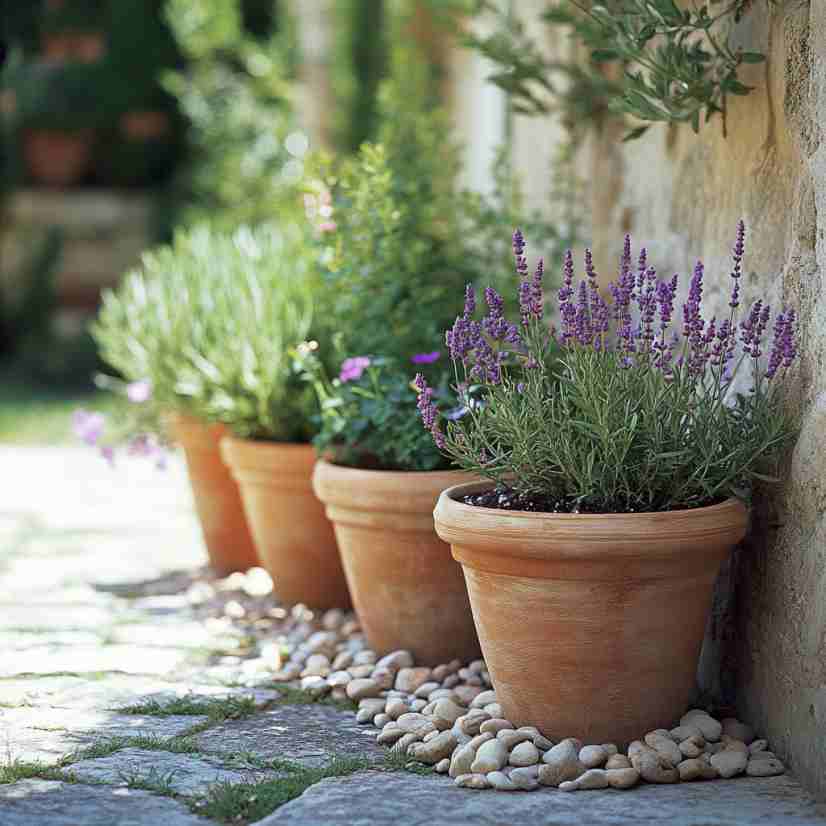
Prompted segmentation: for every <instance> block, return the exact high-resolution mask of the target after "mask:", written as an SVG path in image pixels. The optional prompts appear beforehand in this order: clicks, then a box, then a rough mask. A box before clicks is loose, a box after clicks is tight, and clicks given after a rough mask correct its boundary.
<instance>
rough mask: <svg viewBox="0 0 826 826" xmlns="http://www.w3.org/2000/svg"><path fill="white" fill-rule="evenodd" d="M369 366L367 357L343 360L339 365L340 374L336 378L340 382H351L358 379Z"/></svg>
mask: <svg viewBox="0 0 826 826" xmlns="http://www.w3.org/2000/svg"><path fill="white" fill-rule="evenodd" d="M369 366H370V358H369V357H368V356H353V357H352V358H348V359H344V361H343V362H342V363H341V372H340V373H339V374H338V377H339V379H340V380H341V381H344V382H347V381H353V379H360V378H361V376H362V373H364V371H365V370H366V369H367V368H368V367H369Z"/></svg>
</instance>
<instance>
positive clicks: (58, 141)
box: [22, 129, 95, 187]
mask: <svg viewBox="0 0 826 826" xmlns="http://www.w3.org/2000/svg"><path fill="white" fill-rule="evenodd" d="M94 136H95V133H94V130H93V129H77V130H75V131H71V132H69V131H63V130H60V129H27V130H25V131H24V132H23V136H22V141H23V143H22V148H23V157H24V158H25V161H26V168H27V169H28V171H29V175H30V176H31V178H32V179H33V180H34V181H36V182H37V183H41V184H45V185H46V186H53V187H67V186H71V185H72V184H76V183H78V182H79V181H80V180H82V179H83V177H84V176H85V175H86V173H87V172H88V171H89V168H90V166H91V162H92V145H93V143H94Z"/></svg>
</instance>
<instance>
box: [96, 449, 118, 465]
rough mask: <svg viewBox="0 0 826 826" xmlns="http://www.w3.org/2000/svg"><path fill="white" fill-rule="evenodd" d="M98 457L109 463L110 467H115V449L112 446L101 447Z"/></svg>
mask: <svg viewBox="0 0 826 826" xmlns="http://www.w3.org/2000/svg"><path fill="white" fill-rule="evenodd" d="M100 455H101V456H102V457H103V458H104V459H105V460H106V461H107V462H108V463H109V465H110V466H111V467H114V466H115V448H113V447H112V445H101V446H100Z"/></svg>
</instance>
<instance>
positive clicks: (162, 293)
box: [77, 228, 259, 576]
mask: <svg viewBox="0 0 826 826" xmlns="http://www.w3.org/2000/svg"><path fill="white" fill-rule="evenodd" d="M226 247H227V243H226V242H224V241H222V240H221V239H219V238H216V237H215V236H213V234H212V233H210V232H209V231H208V230H207V229H205V228H199V229H194V230H192V231H189V232H186V233H184V232H181V233H179V234H178V235H177V236H176V237H175V239H174V241H173V243H172V244H171V245H169V246H165V247H161V248H159V249H157V250H154V251H151V252H147V253H145V254H144V256H143V259H142V266H141V268H140V269H139V270H136V271H134V272H132V273H129V274H127V276H126V277H125V278H124V279H123V280H122V282H121V283H120V285H119V286H118V287H117V289H115V290H114V291H111V290H110V291H106V292H104V294H103V306H102V308H101V310H100V314H99V317H98V320H97V322H96V324H95V325H94V327H93V330H92V332H93V335H94V338H95V340H96V341H97V343H98V346H99V348H100V353H101V356H102V358H103V359H104V361H106V362H107V363H108V364H109V365H111V366H112V367H113V368H114V369H115V370H117V371H118V372H119V373H120V374H121V375H122V376H123V377H125V379H126V380H127V381H128V382H130V384H129V385H128V386H127V390H128V388H129V387H134V388H137V390H135V391H133V392H138V391H139V390H140V388H141V387H150V388H151V391H152V403H153V408H154V412H155V428H156V429H157V427H158V418H159V416H162V417H163V419H164V423H165V425H166V427H167V429H168V430H169V431H170V436H171V437H172V438H174V440H175V441H177V442H178V443H179V444H180V445H181V446H182V447H183V449H184V454H185V455H186V461H187V469H188V472H189V480H190V484H191V486H192V492H193V497H194V500H195V507H196V510H197V512H198V517H199V519H200V523H201V529H202V531H203V534H204V541H205V544H206V548H207V552H208V554H209V560H210V565H211V566H212V568H213V569H214V570H215V571H216V572H217V573H218V574H219V575H222V576H223V575H226V574H229V573H232V572H233V571H245V570H247V569H248V568H250V567H253V566H255V565H258V564H259V562H258V555H257V553H256V551H255V547H254V545H253V541H252V537H251V535H250V532H249V529H248V527H247V521H246V518H245V516H244V512H243V508H242V504H241V499H240V495H239V493H238V487H237V485H236V484H235V482H234V480H233V479H232V477H231V475H230V473H229V471H228V470H227V468H226V467H225V465H224V463H223V461H222V459H221V455H220V452H219V441H220V439H221V437H222V436H223V435H224V434H225V433H226V426H225V425H224V424H222V423H221V422H219V421H217V420H216V418H215V416H214V414H213V405H212V392H213V390H212V387H211V386H210V384H209V382H208V381H205V380H204V378H203V372H202V369H201V367H202V366H203V359H204V353H205V352H206V349H207V347H208V346H212V342H213V341H214V337H215V335H216V326H215V325H216V323H217V320H218V319H217V315H216V313H215V307H216V302H217V301H219V297H218V296H219V293H220V291H221V290H222V289H223V287H224V285H225V283H226V278H227V276H226V274H225V272H223V271H222V270H221V269H220V268H219V267H217V266H216V262H217V261H218V251H219V249H220V250H221V251H223V252H224V257H225V258H226ZM237 257H241V256H240V254H239V255H238V256H237ZM223 309H224V311H226V303H224V305H223ZM138 401H141V400H138ZM77 424H78V427H79V428H81V429H84V430H87V429H88V428H87V427H86V421H85V419H83V417H79V421H78V422H77ZM94 425H95V427H94V428H93V431H94V433H95V434H96V439H95V440H96V441H97V438H99V436H100V433H98V431H97V428H98V426H99V425H102V422H101V421H100V419H99V418H96V419H94ZM151 430H152V423H151V421H150V420H149V419H148V418H146V417H144V420H143V421H142V422H141V427H140V437H141V442H140V443H141V444H142V445H143V444H153V443H157V442H163V441H165V437H164V435H163V434H162V433H158V434H152V433H151ZM148 433H149V435H147V434H148ZM84 438H85V437H84ZM87 441H88V439H87ZM104 449H108V450H109V451H111V449H112V445H111V444H107V445H105V446H104Z"/></svg>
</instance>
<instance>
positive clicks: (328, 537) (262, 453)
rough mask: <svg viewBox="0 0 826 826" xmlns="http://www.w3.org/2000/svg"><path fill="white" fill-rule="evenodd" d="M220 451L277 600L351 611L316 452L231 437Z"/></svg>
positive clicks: (293, 445)
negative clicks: (316, 485)
mask: <svg viewBox="0 0 826 826" xmlns="http://www.w3.org/2000/svg"><path fill="white" fill-rule="evenodd" d="M221 452H222V453H223V456H224V461H225V462H226V463H227V464H228V465H229V467H230V469H231V470H232V475H233V476H234V477H235V479H236V480H237V482H238V486H239V488H240V490H241V499H242V500H243V502H244V510H245V511H246V514H247V519H248V520H249V524H250V528H251V530H252V535H253V537H254V539H255V544H256V547H257V548H258V553H259V555H260V557H261V562H262V564H263V565H264V567H265V568H266V569H267V570H268V571H269V573H270V576H272V578H273V581H274V583H275V593H276V594H277V596H278V598H279V599H280V600H281V601H282V602H285V603H287V604H290V605H295V604H296V603H299V602H300V603H304V604H305V605H309V606H312V607H314V608H336V607H337V608H347V607H349V605H350V593H349V591H348V590H347V582H346V580H345V578H344V571H342V569H341V558H340V557H339V554H338V547H337V546H336V539H335V536H334V535H333V528H332V525H330V523H329V522H328V521H327V517H326V516H325V515H324V508H323V507H322V506H321V503H320V502H319V501H318V499H316V498H315V496H314V495H313V489H312V483H311V479H312V474H313V465H314V464H315V452H314V451H313V448H312V447H311V446H310V445H303V444H284V443H279V442H262V441H253V440H250V439H236V438H233V437H226V438H225V439H224V440H223V441H222V442H221Z"/></svg>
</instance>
